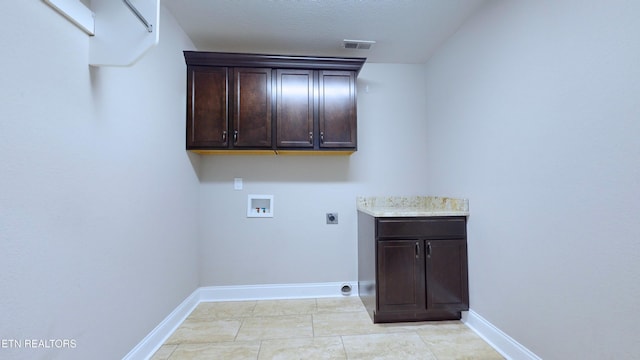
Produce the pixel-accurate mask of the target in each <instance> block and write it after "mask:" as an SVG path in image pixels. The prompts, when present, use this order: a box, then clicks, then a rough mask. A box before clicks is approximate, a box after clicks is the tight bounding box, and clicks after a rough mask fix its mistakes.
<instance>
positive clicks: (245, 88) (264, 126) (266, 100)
mask: <svg viewBox="0 0 640 360" xmlns="http://www.w3.org/2000/svg"><path fill="white" fill-rule="evenodd" d="M184 56H185V61H186V63H187V143H186V148H187V150H192V151H196V152H202V153H216V152H227V153H228V151H229V150H254V151H261V150H262V151H265V150H266V151H271V152H280V151H283V152H286V151H335V152H340V151H342V152H345V153H351V152H353V151H356V150H357V111H356V108H357V99H356V78H357V75H358V73H359V71H360V69H361V68H362V65H363V64H364V61H365V59H364V58H329V57H302V56H275V55H253V54H229V53H211V52H194V51H185V52H184ZM274 139H275V141H274Z"/></svg>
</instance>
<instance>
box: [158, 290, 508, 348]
mask: <svg viewBox="0 0 640 360" xmlns="http://www.w3.org/2000/svg"><path fill="white" fill-rule="evenodd" d="M183 359H184V360H191V359H206V360H210V359H223V360H236V359H251V360H264V359H280V360H288V359H296V360H298V359H305V360H307V359H323V360H324V359H349V360H351V359H393V360H399V359H401V360H409V359H425V360H454V359H460V360H462V359H465V360H467V359H469V360H470V359H477V360H494V359H503V358H502V356H500V354H499V353H498V352H496V351H495V350H494V349H493V348H491V346H489V345H488V344H487V343H486V342H484V341H483V340H482V339H481V338H480V337H479V336H478V335H476V334H475V333H474V332H473V331H471V330H470V329H469V328H467V327H466V326H465V325H464V324H462V323H461V322H459V321H444V322H442V321H438V322H418V323H399V324H373V322H372V321H371V319H370V318H369V315H368V314H367V312H366V310H365V308H364V306H363V305H362V302H360V298H358V297H357V296H350V297H340V298H318V299H300V300H260V301H236V302H209V303H201V304H199V305H198V307H197V308H196V309H195V310H194V311H193V312H192V313H191V314H190V315H189V317H188V318H187V319H186V320H185V321H184V322H183V323H182V325H180V327H179V328H178V329H177V330H176V331H175V332H174V333H173V334H172V335H171V337H169V339H168V340H167V341H166V342H165V344H164V345H163V346H162V347H161V348H160V349H159V350H158V351H157V352H156V353H155V355H154V356H153V357H152V360H183Z"/></svg>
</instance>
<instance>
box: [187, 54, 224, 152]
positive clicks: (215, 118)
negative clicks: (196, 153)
mask: <svg viewBox="0 0 640 360" xmlns="http://www.w3.org/2000/svg"><path fill="white" fill-rule="evenodd" d="M228 84H229V70H228V68H226V67H204V66H189V67H188V69H187V149H192V148H198V147H207V148H226V147H227V145H228V135H229V133H228V130H229V129H228V126H229V125H228V124H229V123H228V119H229V116H228V115H229V113H228V100H227V99H228Z"/></svg>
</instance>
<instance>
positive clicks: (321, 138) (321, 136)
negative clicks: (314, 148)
mask: <svg viewBox="0 0 640 360" xmlns="http://www.w3.org/2000/svg"><path fill="white" fill-rule="evenodd" d="M320 144H324V131H320Z"/></svg>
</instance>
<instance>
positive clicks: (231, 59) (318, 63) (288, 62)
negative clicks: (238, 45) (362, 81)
mask: <svg viewBox="0 0 640 360" xmlns="http://www.w3.org/2000/svg"><path fill="white" fill-rule="evenodd" d="M183 53H184V59H185V63H186V64H187V65H199V66H227V67H271V68H287V69H312V70H346V71H355V72H356V74H359V73H360V70H361V69H362V66H363V65H364V63H365V61H366V60H367V58H354V57H329V56H300V55H270V54H247V53H222V52H209V51H183Z"/></svg>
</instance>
